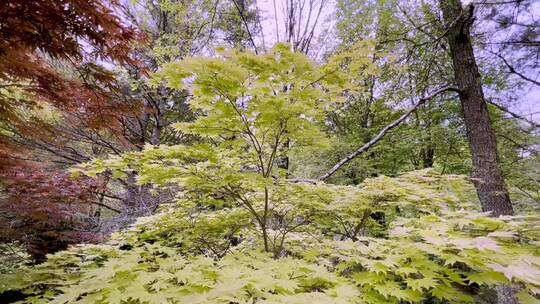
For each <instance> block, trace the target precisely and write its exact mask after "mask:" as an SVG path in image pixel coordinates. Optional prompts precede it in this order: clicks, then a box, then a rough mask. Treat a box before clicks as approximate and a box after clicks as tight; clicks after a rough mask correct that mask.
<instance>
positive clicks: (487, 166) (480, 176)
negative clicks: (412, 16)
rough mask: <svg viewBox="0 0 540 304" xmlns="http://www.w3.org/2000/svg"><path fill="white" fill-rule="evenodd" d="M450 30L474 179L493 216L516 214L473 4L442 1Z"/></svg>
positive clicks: (449, 35)
mask: <svg viewBox="0 0 540 304" xmlns="http://www.w3.org/2000/svg"><path fill="white" fill-rule="evenodd" d="M439 6H440V8H441V10H442V12H443V16H444V20H445V23H446V25H447V26H449V27H450V28H449V30H448V33H447V39H448V43H449V45H450V51H451V56H452V62H453V67H454V77H455V81H456V84H457V85H458V88H459V89H460V90H461V92H462V94H460V99H461V104H462V107H463V115H464V118H465V126H466V128H467V137H468V139H469V145H470V148H471V155H472V161H473V172H472V180H473V183H474V185H475V187H476V191H477V193H478V198H479V199H480V203H481V204H482V210H483V211H492V212H493V213H492V214H493V216H499V215H511V214H513V213H514V211H513V209H512V203H511V202H510V197H509V195H508V190H507V189H506V185H505V183H504V178H503V175H502V170H501V166H500V163H499V156H498V153H497V142H496V139H495V134H494V132H493V129H492V128H491V123H490V118H489V113H488V109H487V104H486V101H485V99H484V93H483V90H482V82H481V78H480V73H479V72H478V66H477V65H476V60H475V57H474V52H473V48H472V44H471V38H470V26H471V24H472V22H473V20H474V19H473V6H472V5H469V6H467V8H466V9H465V10H464V9H463V8H462V6H461V2H460V0H439Z"/></svg>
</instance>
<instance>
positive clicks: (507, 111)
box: [487, 100, 540, 129]
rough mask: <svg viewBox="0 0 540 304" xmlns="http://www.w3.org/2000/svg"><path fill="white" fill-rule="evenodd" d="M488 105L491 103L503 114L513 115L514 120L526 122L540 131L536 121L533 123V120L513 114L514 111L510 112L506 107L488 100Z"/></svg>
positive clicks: (539, 125)
mask: <svg viewBox="0 0 540 304" xmlns="http://www.w3.org/2000/svg"><path fill="white" fill-rule="evenodd" d="M487 103H489V104H490V105H493V106H495V107H496V108H497V109H499V110H501V111H503V112H505V113H507V114H510V115H511V116H512V117H514V118H517V119H519V120H522V121H524V122H526V123H528V124H530V125H531V126H533V127H535V128H538V129H540V124H539V123H536V122H534V121H532V120H530V119H527V118H525V117H523V116H521V115H518V114H516V113H514V112H512V111H510V110H508V108H507V107H505V106H502V105H500V104H498V103H495V102H493V101H492V100H487Z"/></svg>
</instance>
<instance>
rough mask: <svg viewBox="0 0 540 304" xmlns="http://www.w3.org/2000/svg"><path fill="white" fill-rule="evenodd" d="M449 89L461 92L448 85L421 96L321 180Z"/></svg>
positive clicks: (322, 178) (320, 178)
mask: <svg viewBox="0 0 540 304" xmlns="http://www.w3.org/2000/svg"><path fill="white" fill-rule="evenodd" d="M448 91H452V92H457V93H460V90H459V89H457V88H455V87H451V86H447V87H444V88H441V89H438V90H436V91H434V92H433V93H431V94H429V95H428V96H425V97H422V98H420V100H419V101H418V102H417V103H416V104H415V105H413V106H412V107H411V108H410V109H409V110H407V112H405V113H403V115H401V116H400V117H399V118H398V119H396V120H395V121H393V122H392V123H391V124H389V125H387V126H386V127H384V129H382V130H381V131H380V132H379V134H377V136H375V137H373V138H372V139H371V140H370V141H369V142H367V143H366V144H364V145H363V146H362V147H360V148H358V149H357V150H356V151H354V152H352V153H351V154H349V155H347V157H345V158H344V159H342V160H340V161H339V162H338V163H337V164H335V165H334V166H333V167H332V168H331V169H330V170H328V171H327V172H326V173H325V174H323V175H321V176H320V177H319V178H318V179H319V180H325V179H327V178H329V177H330V176H332V175H333V174H334V173H336V171H337V170H339V168H341V167H343V166H344V165H345V164H347V163H348V162H350V161H351V160H353V159H354V158H356V157H357V156H359V155H360V154H362V153H364V152H366V151H367V150H368V149H369V148H371V146H373V145H374V144H376V143H377V142H378V141H379V140H381V139H382V138H383V137H384V136H385V135H386V133H388V131H390V130H391V129H393V128H395V127H397V126H398V125H399V124H401V123H402V122H403V121H405V119H407V117H409V115H411V114H412V113H414V112H415V111H416V110H417V109H418V108H419V107H420V106H421V105H423V104H424V103H426V102H427V101H429V100H431V99H433V98H434V97H435V96H437V95H439V94H441V93H444V92H448Z"/></svg>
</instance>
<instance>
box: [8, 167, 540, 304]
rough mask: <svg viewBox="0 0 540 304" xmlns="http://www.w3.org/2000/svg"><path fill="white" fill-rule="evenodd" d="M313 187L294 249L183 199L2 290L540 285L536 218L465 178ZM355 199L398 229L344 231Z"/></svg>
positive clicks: (373, 226)
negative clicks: (506, 210) (476, 192)
mask: <svg viewBox="0 0 540 304" xmlns="http://www.w3.org/2000/svg"><path fill="white" fill-rule="evenodd" d="M307 187H310V191H311V193H313V194H316V195H313V196H310V197H309V198H310V199H309V200H308V201H310V202H311V203H309V205H311V208H313V209H316V210H317V211H319V212H318V213H317V215H316V216H313V217H312V218H311V219H310V221H309V222H304V224H303V226H304V227H303V229H302V230H300V231H298V230H297V231H294V232H291V233H290V234H288V235H287V246H286V249H287V251H288V254H287V256H283V257H279V258H277V259H276V258H274V257H273V256H271V255H269V254H266V253H261V252H260V251H259V249H261V248H262V245H261V244H260V234H258V233H255V232H254V228H253V226H252V225H250V221H249V217H250V215H249V213H248V212H246V211H245V210H243V209H238V208H227V207H223V206H222V207H220V208H218V209H219V210H218V211H216V210H209V209H206V208H204V207H202V206H201V208H199V211H193V209H197V208H196V207H195V206H193V205H191V206H187V205H186V201H184V200H180V201H179V202H178V203H175V204H172V205H170V206H168V207H167V208H165V209H164V210H162V212H161V213H160V214H158V215H155V216H152V217H148V218H141V219H140V220H139V222H138V223H137V224H136V225H135V226H133V227H132V228H130V229H128V230H126V231H124V232H121V233H119V234H117V235H115V236H114V237H113V239H112V240H111V241H109V242H108V243H107V244H104V245H80V246H75V247H73V248H71V249H70V250H68V251H63V252H59V253H57V254H55V255H52V256H50V257H49V259H48V260H47V261H46V262H45V263H43V264H40V265H38V266H35V267H33V268H29V269H28V268H23V269H22V270H20V271H15V272H12V273H10V274H7V275H4V276H3V277H2V280H1V282H2V285H1V288H0V289H1V290H2V291H5V290H19V291H22V292H24V293H25V294H27V295H29V296H30V297H29V298H27V299H26V300H24V301H23V302H25V303H26V302H28V303H30V302H32V303H88V302H92V303H100V302H104V303H121V301H124V302H134V303H174V302H175V301H180V302H189V303H229V302H236V303H245V302H256V303H307V302H310V301H315V302H316V303H318V302H320V303H399V302H400V301H405V302H419V301H422V300H425V299H432V298H433V299H434V298H439V299H441V300H443V301H446V302H448V303H465V302H473V301H474V294H475V290H478V288H479V287H480V286H493V285H494V284H500V283H507V282H510V281H512V282H515V283H519V284H522V285H523V286H524V287H525V289H524V291H523V292H522V294H521V297H524V298H527V297H528V298H534V296H533V295H534V294H535V293H537V292H538V287H539V285H540V284H539V283H540V281H539V271H540V270H539V269H540V260H539V259H540V255H539V252H538V245H537V244H538V243H537V242H538V241H539V238H540V235H539V234H538V223H537V222H536V220H535V218H533V217H523V216H521V217H518V216H516V217H506V218H497V219H494V218H489V217H486V216H485V215H484V214H479V213H477V212H475V211H472V210H471V209H470V207H469V206H468V205H469V204H474V203H476V202H475V201H471V200H470V199H468V198H467V196H468V195H471V196H470V197H474V196H472V194H473V191H472V190H473V188H472V186H471V185H470V184H468V183H467V181H466V179H465V178H464V177H461V176H441V175H439V174H437V173H435V172H432V171H419V172H413V173H409V174H406V175H403V176H401V177H399V178H395V179H391V178H386V177H381V178H376V179H370V180H367V181H366V182H365V183H364V184H362V185H360V186H359V187H344V186H332V185H326V184H319V185H313V186H311V185H310V186H307ZM345 188H346V189H345ZM343 190H347V191H343ZM315 197H320V198H321V201H319V203H317V201H316V200H315V199H314V198H315ZM322 198H325V199H326V200H327V203H323V202H322V201H323V200H322ZM348 202H349V203H354V204H355V206H358V207H363V208H373V210H384V214H385V216H386V221H385V223H384V224H385V226H387V227H386V228H384V227H383V228H381V223H380V221H377V219H373V218H370V221H369V222H370V223H369V224H366V227H365V230H364V231H363V233H362V235H359V236H357V238H356V241H353V239H352V238H351V237H346V238H343V237H341V238H340V237H338V236H343V235H344V234H345V233H343V234H338V233H335V232H334V231H331V230H330V229H328V227H329V226H325V225H324V223H329V222H332V221H336V223H337V220H335V215H334V214H333V213H332V212H328V210H329V209H328V208H331V209H330V210H332V211H333V212H337V213H338V214H340V215H341V216H343V218H344V220H348V221H351V222H354V223H356V222H355V220H356V221H358V219H359V217H360V216H361V215H363V213H362V212H357V211H356V210H355V208H351V207H350V204H348ZM465 207H467V208H468V210H470V211H466V210H465V209H462V208H465ZM300 208H301V207H300ZM201 209H202V210H201ZM205 209H206V210H205ZM186 210H191V211H192V213H191V214H190V215H186V213H185V212H186ZM364 210H365V209H364ZM397 210H399V211H397ZM418 212H419V213H418ZM390 218H394V220H392V221H390V220H389V219H390ZM320 223H322V224H320ZM336 227H339V226H336ZM231 236H235V237H236V241H231V240H232V238H231ZM257 239H258V240H257ZM226 242H228V243H227V244H225V243H226ZM203 248H204V249H203ZM216 248H221V250H222V252H225V254H222V253H221V252H220V251H218V250H216ZM224 248H226V249H224ZM201 249H202V250H201ZM210 257H213V258H210ZM37 286H40V288H37ZM526 291H527V292H529V293H526ZM317 301H318V302H317Z"/></svg>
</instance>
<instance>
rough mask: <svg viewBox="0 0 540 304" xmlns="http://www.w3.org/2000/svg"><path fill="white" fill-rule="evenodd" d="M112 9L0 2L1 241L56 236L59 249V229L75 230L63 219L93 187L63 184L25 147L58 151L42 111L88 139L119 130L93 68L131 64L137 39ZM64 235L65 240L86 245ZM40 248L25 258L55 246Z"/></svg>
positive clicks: (54, 168)
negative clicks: (76, 126)
mask: <svg viewBox="0 0 540 304" xmlns="http://www.w3.org/2000/svg"><path fill="white" fill-rule="evenodd" d="M117 5H118V3H117V2H116V1H77V0H66V1H55V0H50V1H2V3H0V176H1V178H0V182H1V183H2V187H3V188H5V189H6V193H5V197H2V198H1V200H0V203H1V205H2V208H3V213H2V216H3V217H6V218H5V219H8V220H6V221H4V223H5V227H3V229H2V234H3V237H5V238H8V237H15V238H16V236H17V235H19V236H20V235H27V233H29V230H31V231H32V232H31V233H30V234H31V235H34V236H36V235H39V234H42V236H45V235H47V234H48V236H47V238H49V239H53V240H54V239H55V237H53V236H54V235H55V233H56V236H58V237H59V238H60V239H61V241H60V243H66V242H68V239H69V238H67V237H66V235H67V234H66V233H65V231H62V230H70V229H71V228H73V227H71V228H70V225H73V226H77V224H76V221H73V220H70V224H65V220H66V218H70V217H71V218H73V213H76V212H79V211H80V210H79V209H77V208H78V207H76V206H78V205H80V204H83V203H88V202H92V201H95V200H96V199H97V196H96V195H97V193H96V191H95V190H96V187H95V182H93V181H90V180H89V179H81V180H79V181H76V182H74V181H70V180H69V177H68V176H67V175H66V174H65V173H62V172H61V171H59V170H60V169H62V168H61V167H59V166H58V164H55V162H54V159H53V158H51V157H49V158H48V159H45V161H43V158H42V157H40V155H39V154H38V153H37V152H36V151H35V149H33V148H35V145H33V144H35V143H36V142H41V143H43V142H45V143H46V145H47V146H46V149H47V150H48V151H53V152H54V151H55V149H58V148H59V147H62V146H63V145H65V140H62V137H61V136H59V135H60V132H55V130H54V126H53V125H52V124H51V121H50V119H47V118H44V116H45V117H47V116H48V115H43V113H44V112H46V111H47V110H50V111H52V112H59V113H71V115H81V114H83V115H85V117H86V122H87V126H86V127H90V128H91V129H93V130H94V132H97V130H98V129H99V128H102V127H103V126H106V127H107V130H109V131H111V132H115V131H117V130H119V128H118V125H119V120H118V116H119V115H121V113H122V109H121V108H118V106H117V104H115V103H114V102H112V97H113V95H112V93H114V92H115V90H117V88H116V87H115V86H116V84H115V83H114V80H115V77H114V74H113V73H112V72H111V71H109V70H107V69H105V68H104V67H103V66H102V65H100V64H99V62H107V61H108V62H114V63H117V64H127V63H130V64H134V61H133V60H132V59H131V58H130V44H131V43H132V42H133V41H134V40H136V39H139V38H140V37H139V36H138V34H137V32H136V31H135V30H134V29H132V28H129V27H127V26H125V25H124V24H123V23H122V22H121V20H120V18H119V17H118V16H116V15H115V14H114V13H113V9H114V7H115V6H117ZM53 155H54V153H53ZM85 208H88V207H85ZM68 210H70V212H68ZM69 213H71V214H72V215H68V214H69ZM14 216H15V217H14ZM55 225H56V228H55ZM85 225H87V224H85ZM23 227H24V228H23ZM40 227H41V228H40ZM55 229H56V230H57V231H55ZM12 232H15V233H12ZM43 233H45V234H43ZM72 233H73V236H74V237H70V238H71V239H72V240H71V241H73V240H84V239H88V238H87V237H84V236H83V233H75V232H73V231H72ZM29 239H32V238H31V237H30V238H26V241H29ZM53 243H54V242H53ZM34 245H35V243H34ZM40 247H41V249H45V250H42V252H41V253H38V251H39V250H38V251H36V250H32V252H33V253H36V254H39V255H42V254H43V252H50V251H54V250H55V248H57V247H58V246H56V245H53V244H52V243H46V242H45V243H44V242H41V245H40ZM61 247H62V246H61ZM63 247H65V244H64V245H63Z"/></svg>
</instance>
